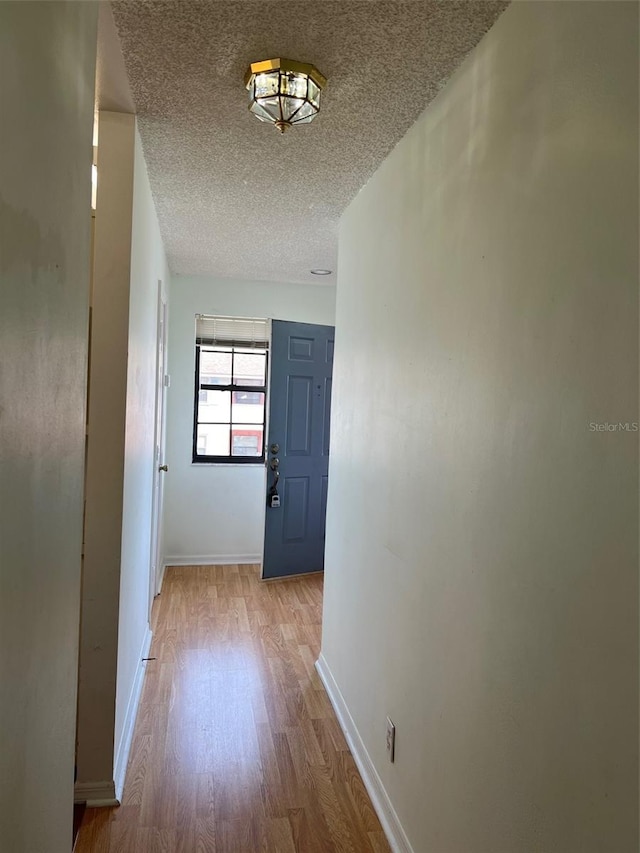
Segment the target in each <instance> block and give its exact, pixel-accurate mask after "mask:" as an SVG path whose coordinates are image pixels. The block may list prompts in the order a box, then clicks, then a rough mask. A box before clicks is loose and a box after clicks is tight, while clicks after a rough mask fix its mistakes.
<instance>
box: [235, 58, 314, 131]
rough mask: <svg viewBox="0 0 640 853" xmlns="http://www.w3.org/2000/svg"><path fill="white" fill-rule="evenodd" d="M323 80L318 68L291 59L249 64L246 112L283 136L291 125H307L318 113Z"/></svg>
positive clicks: (268, 60) (267, 60)
mask: <svg viewBox="0 0 640 853" xmlns="http://www.w3.org/2000/svg"><path fill="white" fill-rule="evenodd" d="M326 82H327V81H326V78H325V77H324V75H322V74H321V73H320V72H319V71H318V69H317V68H315V67H314V66H313V65H309V64H308V63H306V62H295V61H294V60H292V59H265V60H263V61H262V62H252V63H251V66H250V68H249V70H248V71H247V73H246V76H245V85H246V87H247V90H248V92H249V110H250V111H251V112H252V113H253V114H254V115H255V117H256V118H258V119H260V121H264V122H271V123H272V124H275V126H276V127H277V128H278V130H279V131H280V133H284V132H285V130H287V129H288V128H289V127H291V126H292V125H294V124H308V122H310V121H312V120H313V119H314V118H315V117H316V116H317V114H318V113H319V112H320V92H321V91H322V89H323V87H324V86H325V84H326Z"/></svg>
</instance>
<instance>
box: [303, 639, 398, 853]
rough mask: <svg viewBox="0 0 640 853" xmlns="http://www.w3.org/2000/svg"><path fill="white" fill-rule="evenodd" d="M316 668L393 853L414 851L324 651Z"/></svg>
mask: <svg viewBox="0 0 640 853" xmlns="http://www.w3.org/2000/svg"><path fill="white" fill-rule="evenodd" d="M316 669H317V670H318V675H319V676H320V680H321V681H322V683H323V684H324V688H325V690H326V691H327V695H328V696H329V699H330V701H331V704H332V705H333V710H334V711H335V712H336V716H337V718H338V722H339V723H340V726H341V728H342V731H343V732H344V736H345V738H346V740H347V743H348V745H349V749H350V750H351V754H352V755H353V758H354V760H355V762H356V764H357V766H358V770H359V771H360V775H361V776H362V781H363V782H364V786H365V788H366V789H367V792H368V794H369V797H370V798H371V802H372V803H373V807H374V809H375V810H376V813H377V815H378V817H379V819H380V823H381V824H382V828H383V829H384V832H385V835H386V836H387V840H388V842H389V845H390V846H391V849H392V851H393V853H413V848H412V847H411V844H410V843H409V839H408V838H407V835H406V833H405V831H404V829H403V828H402V824H401V823H400V819H399V818H398V815H397V814H396V811H395V809H394V808H393V805H392V804H391V800H390V799H389V795H388V794H387V792H386V790H385V787H384V785H383V784H382V780H381V779H380V776H378V771H377V770H376V768H375V767H374V765H373V762H372V761H371V758H370V757H369V753H368V752H367V750H366V748H365V745H364V743H363V742H362V738H361V737H360V733H359V732H358V729H357V728H356V724H355V723H354V721H353V717H352V716H351V714H350V713H349V709H348V708H347V705H346V702H345V701H344V697H343V696H342V693H341V692H340V688H339V687H338V685H337V684H336V681H335V679H334V677H333V675H332V673H331V670H330V669H329V667H328V665H327V662H326V660H325V659H324V657H323V656H322V654H321V655H320V657H319V658H318V660H317V661H316Z"/></svg>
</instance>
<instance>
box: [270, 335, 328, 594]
mask: <svg viewBox="0 0 640 853" xmlns="http://www.w3.org/2000/svg"><path fill="white" fill-rule="evenodd" d="M333 340H334V329H333V326H317V325H312V324H309V323H288V322H284V321H283V320H274V321H273V323H272V329H271V384H270V396H269V428H268V429H269V432H268V436H269V437H268V441H267V496H266V500H267V510H266V522H265V537H264V561H263V568H262V576H263V577H265V578H276V577H283V576H286V575H297V574H301V573H303V572H319V571H321V570H322V569H323V568H324V533H325V514H326V508H327V484H328V467H329V419H330V412H331V373H332V369H333Z"/></svg>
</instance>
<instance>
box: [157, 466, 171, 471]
mask: <svg viewBox="0 0 640 853" xmlns="http://www.w3.org/2000/svg"><path fill="white" fill-rule="evenodd" d="M168 470H169V466H168V465H161V466H160V467H159V468H158V471H168Z"/></svg>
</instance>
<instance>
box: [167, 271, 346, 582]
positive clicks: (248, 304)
mask: <svg viewBox="0 0 640 853" xmlns="http://www.w3.org/2000/svg"><path fill="white" fill-rule="evenodd" d="M197 313H200V314H221V315H223V316H240V317H267V318H270V319H279V320H298V321H300V322H306V323H323V324H327V325H333V322H334V313H335V288H334V287H330V286H327V285H315V286H314V285H305V284H287V283H282V284H278V283H274V282H253V281H232V280H225V279H214V278H206V277H197V276H193V277H192V276H174V277H173V278H172V282H171V317H170V320H169V372H170V374H171V387H170V388H169V393H168V403H167V456H166V461H167V463H168V465H169V473H168V476H167V479H166V486H165V503H164V545H163V552H164V555H165V561H166V562H167V563H168V564H169V565H171V564H172V563H181V564H189V563H192V562H193V563H198V562H204V563H207V562H222V563H224V562H228V563H235V562H256V561H259V560H260V559H261V556H262V543H263V538H264V507H265V495H266V484H265V468H264V466H263V465H262V464H260V465H193V464H192V462H191V448H192V440H193V394H194V369H195V315H196V314H197Z"/></svg>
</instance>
